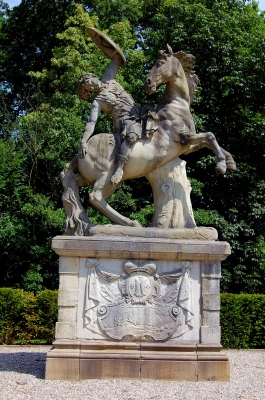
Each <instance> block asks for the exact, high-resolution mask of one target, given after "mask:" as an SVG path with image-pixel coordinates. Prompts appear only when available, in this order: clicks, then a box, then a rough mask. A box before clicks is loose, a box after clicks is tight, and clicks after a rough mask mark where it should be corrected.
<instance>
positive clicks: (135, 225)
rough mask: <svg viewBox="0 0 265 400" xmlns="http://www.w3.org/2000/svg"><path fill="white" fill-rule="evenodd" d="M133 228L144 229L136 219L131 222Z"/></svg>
mask: <svg viewBox="0 0 265 400" xmlns="http://www.w3.org/2000/svg"><path fill="white" fill-rule="evenodd" d="M131 226H133V227H135V228H142V225H141V224H140V222H138V221H136V219H134V220H133V221H132V222H131Z"/></svg>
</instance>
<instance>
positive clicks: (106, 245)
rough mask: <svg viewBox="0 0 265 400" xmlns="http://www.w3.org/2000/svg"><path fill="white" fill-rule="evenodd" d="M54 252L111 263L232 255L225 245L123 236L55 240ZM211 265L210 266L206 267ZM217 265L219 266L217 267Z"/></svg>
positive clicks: (217, 258) (199, 259)
mask: <svg viewBox="0 0 265 400" xmlns="http://www.w3.org/2000/svg"><path fill="white" fill-rule="evenodd" d="M52 248H53V250H54V251H55V252H56V253H57V254H58V255H60V256H64V257H65V256H70V255H71V257H83V258H84V257H97V258H110V259H121V258H122V259H130V258H131V259H145V260H148V259H153V260H174V261H175V260H176V261H178V260H179V261H181V260H183V261H185V260H190V261H208V262H210V261H214V262H215V261H222V260H225V259H226V258H227V256H228V255H230V254H231V251H230V246H229V244H228V243H226V242H216V241H212V240H192V239H190V240H184V239H164V238H140V237H124V236H108V238H107V240H106V237H105V236H101V235H99V236H91V237H74V236H56V237H55V238H54V239H53V241H52ZM207 265H209V264H207ZM216 265H217V264H216Z"/></svg>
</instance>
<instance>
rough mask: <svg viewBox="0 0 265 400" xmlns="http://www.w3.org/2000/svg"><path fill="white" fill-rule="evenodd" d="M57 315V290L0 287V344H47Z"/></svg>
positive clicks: (52, 335) (52, 337)
mask: <svg viewBox="0 0 265 400" xmlns="http://www.w3.org/2000/svg"><path fill="white" fill-rule="evenodd" d="M57 314H58V308H57V291H54V290H44V291H42V292H40V293H39V294H37V295H36V296H34V294H33V293H30V292H24V291H23V290H22V289H12V288H0V344H16V343H21V344H30V343H40V342H41V343H51V342H52V341H53V339H54V327H55V322H56V321H57Z"/></svg>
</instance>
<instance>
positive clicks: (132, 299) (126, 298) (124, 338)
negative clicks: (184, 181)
mask: <svg viewBox="0 0 265 400" xmlns="http://www.w3.org/2000/svg"><path fill="white" fill-rule="evenodd" d="M128 229H129V228H128ZM196 229H197V231H196V232H197V233H196V235H195V237H201V238H200V239H191V238H190V237H193V235H191V233H190V232H189V234H188V237H189V239H187V238H186V239H185V238H184V237H183V236H185V234H184V233H183V231H181V234H178V232H177V230H175V231H176V234H175V237H178V236H180V237H181V239H178V238H172V232H173V230H168V232H170V237H164V238H161V237H159V238H157V237H155V236H156V234H155V232H156V230H153V231H152V230H149V231H148V230H147V231H146V232H147V233H146V235H147V236H149V237H135V236H114V235H113V236H107V235H103V234H102V235H94V236H91V237H73V236H58V237H55V238H54V240H53V244H52V247H53V249H54V251H55V252H56V253H57V254H58V255H59V256H60V262H59V273H60V286H59V298H58V305H59V315H58V322H57V324H56V340H55V342H54V344H53V348H52V349H51V350H50V351H49V352H48V353H47V361H46V379H64V380H82V379H108V378H109V379H166V380H186V381H205V380H216V381H227V380H229V378H230V368H229V360H228V358H227V357H226V355H225V354H224V353H223V352H221V345H220V326H219V312H220V296H219V282H220V277H221V264H220V262H221V261H222V260H224V259H225V258H226V257H227V256H228V255H229V254H230V246H229V244H228V243H225V242H217V241H215V240H214V239H216V231H215V232H213V238H214V239H211V238H210V239H209V236H211V235H209V231H208V234H205V237H206V239H202V238H203V237H204V234H203V232H204V230H203V229H205V228H196ZM191 231H194V232H195V230H191ZM148 232H149V233H148ZM150 232H151V233H150ZM152 232H153V234H152ZM164 232H165V233H164V235H165V236H167V230H165V231H164ZM150 236H151V237H150ZM152 236H154V237H152ZM173 236H174V232H173Z"/></svg>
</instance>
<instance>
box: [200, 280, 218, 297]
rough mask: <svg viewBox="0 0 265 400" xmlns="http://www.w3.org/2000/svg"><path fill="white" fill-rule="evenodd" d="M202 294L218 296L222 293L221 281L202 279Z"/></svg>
mask: <svg viewBox="0 0 265 400" xmlns="http://www.w3.org/2000/svg"><path fill="white" fill-rule="evenodd" d="M202 293H203V294H218V295H219V293H220V279H219V278H218V279H215V278H214V279H213V278H206V277H205V276H204V277H203V278H202Z"/></svg>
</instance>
